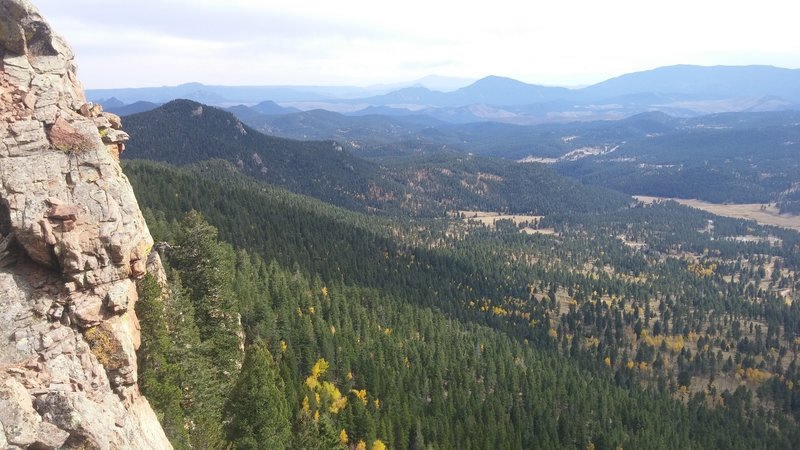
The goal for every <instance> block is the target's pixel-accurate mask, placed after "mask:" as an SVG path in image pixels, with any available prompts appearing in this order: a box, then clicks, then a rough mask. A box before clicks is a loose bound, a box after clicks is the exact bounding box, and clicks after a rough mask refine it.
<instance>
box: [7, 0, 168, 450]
mask: <svg viewBox="0 0 800 450" xmlns="http://www.w3.org/2000/svg"><path fill="white" fill-rule="evenodd" d="M0 58H2V66H1V68H0V69H1V70H0V448H32V449H47V448H66V449H73V448H74V449H77V448H80V449H95V448H96V449H123V448H156V449H163V448H171V446H170V444H169V442H168V441H167V439H166V437H165V436H164V432H163V431H162V429H161V426H160V425H159V423H158V420H157V418H156V416H155V414H154V413H153V411H152V409H151V408H150V405H149V404H148V402H147V400H146V399H145V398H144V397H142V396H141V394H140V393H139V390H138V387H137V384H136V381H137V380H136V376H137V366H136V352H135V351H136V348H137V346H138V344H139V331H138V322H137V319H136V316H135V313H134V309H133V305H134V303H135V302H136V298H137V295H136V287H135V281H134V280H135V279H136V278H139V277H141V276H143V275H144V274H145V271H146V262H147V257H148V253H149V252H150V248H151V246H152V238H151V237H150V233H149V231H148V230H147V225H146V224H145V222H144V220H143V219H142V215H141V212H140V210H139V207H138V205H137V203H136V199H135V198H134V195H133V191H132V189H131V186H130V184H129V183H128V180H127V178H126V177H125V175H124V174H123V173H122V171H121V169H120V166H119V162H118V158H119V153H120V152H121V151H122V150H123V149H124V147H123V142H124V141H125V140H126V139H127V135H126V134H125V133H124V132H123V131H121V130H120V127H121V124H120V120H119V118H118V117H116V116H114V115H112V114H107V113H104V112H102V111H101V109H100V108H98V107H94V106H92V105H90V104H87V103H86V100H85V97H84V94H83V90H82V88H81V85H80V83H79V82H78V80H77V78H76V75H75V65H74V62H73V55H72V52H71V50H70V49H69V47H68V46H67V45H66V43H65V42H64V41H63V40H62V39H61V38H60V37H59V36H58V35H56V34H55V33H54V32H53V31H52V30H51V28H50V26H49V25H48V24H47V22H45V21H44V19H43V18H42V17H41V15H40V14H39V12H38V11H37V10H36V8H35V7H34V6H32V5H31V4H30V3H29V2H28V1H27V0H0ZM152 267H153V268H154V270H160V264H158V263H157V262H156V264H155V265H154V266H152Z"/></svg>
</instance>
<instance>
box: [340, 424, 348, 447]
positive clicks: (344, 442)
mask: <svg viewBox="0 0 800 450" xmlns="http://www.w3.org/2000/svg"><path fill="white" fill-rule="evenodd" d="M348 442H350V438H349V437H348V436H347V430H345V429H344V428H342V431H341V433H339V443H340V444H342V445H347V443H348Z"/></svg>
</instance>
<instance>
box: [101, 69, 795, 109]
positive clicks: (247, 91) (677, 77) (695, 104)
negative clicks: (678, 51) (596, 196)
mask: <svg viewBox="0 0 800 450" xmlns="http://www.w3.org/2000/svg"><path fill="white" fill-rule="evenodd" d="M465 82H466V80H458V79H446V78H442V77H430V78H426V79H422V80H417V81H416V82H411V83H401V84H398V85H396V86H390V85H385V86H373V87H369V88H359V87H350V86H206V85H203V84H200V83H188V84H183V85H180V86H173V87H153V88H131V89H100V90H87V97H88V98H89V99H90V100H92V101H95V102H99V103H101V104H103V105H104V106H106V109H107V110H110V111H118V112H119V113H122V114H130V113H132V112H141V111H143V109H142V106H145V107H155V106H156V105H158V104H162V103H165V102H167V101H170V100H173V99H178V98H183V99H189V100H194V101H198V102H202V103H205V104H210V105H216V106H222V107H232V106H236V105H244V106H247V107H250V108H252V109H254V110H255V112H257V113H260V114H268V115H277V114H286V113H291V112H296V111H292V110H291V108H294V109H295V110H310V109H326V110H329V111H335V112H343V113H347V114H352V115H367V114H369V115H374V114H379V115H387V116H403V115H427V116H430V117H433V118H436V119H438V120H442V121H446V122H451V123H469V122H480V121H493V122H505V123H514V124H536V123H545V122H571V121H576V120H597V119H604V120H607V119H621V118H624V117H630V116H632V115H635V114H638V113H642V112H648V111H661V112H664V113H667V114H670V115H673V116H677V117H692V116H698V115H703V114H710V113H720V112H742V111H780V110H792V109H800V69H784V68H779V67H772V66H713V67H704V66H690V65H677V66H668V67H660V68H657V69H653V70H648V71H643V72H635V73H629V74H625V75H622V76H619V77H616V78H612V79H609V80H606V81H603V82H601V83H597V84H595V85H592V86H588V87H585V88H581V89H567V88H563V87H552V86H541V85H535V84H528V83H523V82H521V81H517V80H514V79H511V78H504V77H498V76H489V77H485V78H482V79H480V80H477V81H475V82H473V83H471V84H468V85H466V86H463V87H461V88H458V89H455V90H449V91H446V90H445V89H443V90H434V89H432V88H431V86H451V87H453V86H456V85H458V83H465ZM425 83H427V85H426V84H425ZM137 102H149V103H150V104H149V105H148V104H147V103H144V104H142V103H138V106H137V107H132V106H130V105H132V104H137ZM123 108H130V109H129V110H126V109H123ZM264 108H267V109H265V110H263V111H262V110H260V109H264ZM131 111H132V112H131ZM238 113H240V114H245V112H244V111H243V110H241V108H240V110H239V112H238Z"/></svg>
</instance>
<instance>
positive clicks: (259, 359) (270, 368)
mask: <svg viewBox="0 0 800 450" xmlns="http://www.w3.org/2000/svg"><path fill="white" fill-rule="evenodd" d="M283 390H284V384H283V380H282V379H281V378H280V376H279V375H278V371H277V368H276V365H275V362H274V361H273V359H272V355H270V353H269V350H267V348H266V346H265V345H263V344H260V343H257V344H253V345H251V346H250V347H249V348H248V349H247V353H246V355H245V359H244V363H243V365H242V370H241V372H240V374H239V379H238V381H237V382H236V385H235V386H234V388H233V390H232V391H231V395H230V397H229V400H228V402H227V404H226V405H225V415H226V416H227V418H228V420H229V422H228V424H227V425H226V427H225V428H226V432H227V435H228V439H229V440H230V441H231V442H233V443H234V444H235V445H236V448H238V449H281V448H287V447H289V443H290V440H291V426H290V424H289V415H290V414H289V407H288V405H287V404H286V399H285V398H284V396H283Z"/></svg>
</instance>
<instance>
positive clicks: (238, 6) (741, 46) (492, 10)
mask: <svg viewBox="0 0 800 450" xmlns="http://www.w3.org/2000/svg"><path fill="white" fill-rule="evenodd" d="M32 1H33V3H34V4H35V5H37V6H38V7H39V9H40V10H41V12H42V14H43V15H44V16H45V18H46V19H47V20H48V21H50V23H51V24H52V25H53V27H54V28H55V29H56V31H57V32H59V33H60V34H61V35H62V36H64V37H65V38H66V39H67V41H68V42H69V43H70V45H71V46H72V47H73V49H74V51H75V54H76V59H77V63H78V67H79V72H78V74H79V76H80V78H81V80H82V81H83V84H84V87H86V88H107V87H138V86H162V85H175V84H180V83H186V82H191V81H199V82H201V83H205V84H226V85H360V86H366V85H371V84H378V83H394V82H401V81H410V80H414V79H418V78H422V77H424V76H426V75H429V74H438V75H443V76H453V77H466V78H473V79H477V78H481V77H483V76H486V75H500V76H507V77H511V78H516V79H518V80H521V81H525V82H529V83H536V84H546V85H558V86H577V85H586V84H591V83H595V82H598V81H602V80H604V79H607V78H610V77H613V76H617V75H621V74H623V73H627V72H632V71H638V70H646V69H652V68H655V67H659V66H664V65H671V64H701V65H716V64H726V65H743V64H769V65H775V66H781V67H789V68H798V67H800V34H798V28H797V20H798V13H800V3H798V2H795V1H792V0H778V1H776V0H760V1H758V2H756V1H753V0H747V1H744V0H741V1H740V0H726V1H717V0H669V1H658V2H651V1H646V0H630V1H628V0H543V1H542V0H538V1H537V0H534V1H521V0H488V1H470V0H460V1H450V0H403V1H380V0H371V1H357V0H325V1H319V0H216V1H212V0H129V1H114V0H102V1H101V0H32ZM795 5H798V6H795Z"/></svg>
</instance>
